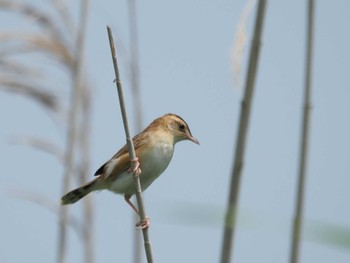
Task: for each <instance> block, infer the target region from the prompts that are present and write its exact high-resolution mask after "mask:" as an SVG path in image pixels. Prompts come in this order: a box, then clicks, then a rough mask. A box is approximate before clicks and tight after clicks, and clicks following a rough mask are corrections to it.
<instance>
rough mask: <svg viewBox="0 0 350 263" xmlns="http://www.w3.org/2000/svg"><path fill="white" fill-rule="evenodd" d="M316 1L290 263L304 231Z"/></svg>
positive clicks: (309, 28)
mask: <svg viewBox="0 0 350 263" xmlns="http://www.w3.org/2000/svg"><path fill="white" fill-rule="evenodd" d="M313 27H314V1H313V0H309V1H308V13H307V36H306V59H305V65H306V67H305V84H304V110H303V117H302V130H301V138H300V154H299V156H300V159H299V172H298V173H299V176H298V186H297V187H298V188H297V196H296V206H295V214H294V221H293V229H292V241H291V251H290V262H291V263H297V262H298V261H299V257H300V255H299V254H300V251H299V250H300V240H301V233H302V229H303V210H304V194H305V181H306V169H307V159H308V151H309V147H308V146H309V130H310V118H311V88H312V85H311V78H312V58H313V35H314V30H313Z"/></svg>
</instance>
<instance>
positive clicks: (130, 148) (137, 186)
mask: <svg viewBox="0 0 350 263" xmlns="http://www.w3.org/2000/svg"><path fill="white" fill-rule="evenodd" d="M107 32H108V38H109V44H110V48H111V54H112V61H113V66H114V72H115V82H116V85H117V90H118V98H119V105H120V111H121V114H122V118H123V124H124V131H125V136H126V143H127V147H128V152H129V158H130V160H135V159H136V154H135V149H134V143H133V140H132V139H131V136H130V131H129V125H128V119H127V114H126V109H125V102H124V95H123V89H122V84H121V79H120V75H119V68H118V62H117V55H116V50H115V47H114V41H113V36H112V31H111V28H110V27H108V26H107ZM135 165H136V164H135V162H132V166H131V169H132V170H133V169H134V168H135ZM133 177H134V184H135V190H136V194H135V195H136V200H137V207H138V210H139V214H140V220H141V222H143V221H145V220H146V213H145V208H144V204H143V198H142V190H141V184H140V178H139V176H138V175H136V174H134V175H133ZM148 229H149V228H143V229H142V233H143V239H144V246H145V252H146V258H147V262H148V263H153V254H152V245H151V242H150V239H149V234H148Z"/></svg>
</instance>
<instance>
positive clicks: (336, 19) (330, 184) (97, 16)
mask: <svg viewBox="0 0 350 263" xmlns="http://www.w3.org/2000/svg"><path fill="white" fill-rule="evenodd" d="M36 2H38V3H41V1H36ZM90 2H91V5H90V13H89V22H88V32H87V34H88V35H87V43H86V52H85V53H86V59H85V63H86V71H87V73H88V74H87V76H88V77H87V79H88V81H89V82H90V83H91V85H92V86H93V87H94V91H93V104H94V105H93V120H92V124H91V125H92V134H91V142H92V145H91V154H92V158H91V165H90V168H89V169H90V170H91V178H92V175H93V174H94V172H95V170H96V169H97V168H98V167H99V166H100V165H101V164H102V163H104V162H105V161H106V160H107V159H108V158H110V157H111V156H112V155H113V154H114V153H115V152H116V151H117V150H118V149H119V147H121V146H122V145H123V144H124V142H125V139H124V131H123V127H122V122H121V117H120V113H119V106H118V105H117V95H116V90H115V87H114V85H113V83H112V80H113V68H112V62H111V58H110V51H109V46H108V38H107V34H106V25H110V26H111V27H112V28H113V31H114V34H115V39H116V41H117V48H118V47H120V41H122V42H123V46H124V47H125V48H124V49H123V48H119V49H118V55H119V56H120V61H121V63H120V67H121V73H122V78H123V80H124V81H123V84H124V89H125V97H126V102H127V107H128V108H129V110H130V108H131V107H132V98H131V93H130V92H129V90H128V88H129V87H130V85H129V84H130V83H129V82H128V80H127V76H126V69H125V68H126V67H127V64H126V63H125V61H127V59H128V58H129V57H130V55H129V54H128V52H129V50H128V44H129V43H128V37H129V35H128V24H127V23H128V19H127V8H126V5H125V1H105V2H97V1H90ZM138 2H139V3H138V6H137V9H138V11H137V14H138V23H139V40H140V71H141V89H142V102H143V106H144V126H145V125H147V124H148V123H150V122H151V121H152V120H153V119H154V118H156V117H158V116H160V115H163V114H165V113H168V112H173V113H176V114H179V115H180V116H182V117H183V118H184V119H185V120H186V121H187V122H188V124H189V126H190V128H191V131H192V133H193V135H194V136H195V137H196V138H198V139H199V141H200V142H201V145H200V146H197V145H195V144H192V143H190V142H182V143H179V144H178V145H176V150H175V154H174V157H173V160H172V163H171V164H170V166H169V168H168V169H167V170H166V171H165V173H164V174H163V175H162V176H161V177H160V178H159V179H158V180H157V181H156V182H155V183H154V184H153V185H152V186H151V187H150V188H149V189H148V190H147V191H146V192H145V201H146V209H147V214H148V215H149V216H150V218H151V220H152V227H151V230H150V236H151V241H152V244H153V249H154V256H155V259H156V262H168V263H172V262H217V261H218V259H219V253H220V245H221V239H222V218H223V213H224V209H225V207H226V200H227V191H228V184H229V181H230V178H229V176H230V170H231V166H232V159H233V149H234V141H235V135H236V131H237V124H238V117H239V110H240V101H241V98H242V93H243V89H242V86H241V85H236V84H235V82H234V81H233V74H232V67H231V61H230V56H231V52H232V48H233V42H234V37H235V32H236V29H237V25H238V21H239V18H240V16H241V13H242V11H243V8H244V5H245V3H246V1H226V0H219V1H208V0H202V1H182V0H180V1H175V2H174V1H172V2H165V1H147V3H146V2H145V1H142V2H141V1H138ZM315 2H316V10H315V19H316V21H315V50H314V70H313V98H312V101H313V110H312V124H311V142H310V157H309V166H308V174H307V176H308V178H307V187H306V188H307V193H306V204H305V217H306V220H307V224H306V225H307V227H306V230H305V234H304V236H303V237H304V238H305V240H304V242H303V243H302V249H301V261H300V262H335V263H338V262H339V263H340V262H349V260H350V253H349V252H350V250H349V247H347V249H345V248H342V247H341V246H336V245H335V244H334V243H332V244H328V243H327V242H322V240H320V239H318V241H315V240H314V238H313V237H314V236H315V235H316V234H317V233H318V234H319V233H320V232H319V231H320V229H322V226H324V224H326V225H327V226H329V225H331V226H333V225H335V226H338V227H343V228H344V229H346V230H347V231H349V228H350V225H349V222H350V210H349V205H348V204H349V202H348V200H349V199H350V192H349V191H348V186H349V183H350V177H349V174H350V162H349V160H350V139H349V134H350V122H349V121H348V120H349V116H350V103H349V98H350V91H349V83H350V74H349V73H348V71H349V68H350V65H349V63H350V53H349V51H348V47H349V46H350V38H349V35H348V33H347V32H348V27H349V24H350V16H349V15H348V14H349V12H350V3H349V1H345V0H343V1H340V0H337V1H315ZM74 5H76V6H72V10H73V14H74V15H75V16H76V15H77V14H78V12H77V6H78V4H77V3H74ZM254 14H255V12H252V13H251V15H250V17H249V20H248V21H249V23H248V25H247V41H248V44H249V43H250V39H251V26H252V21H253V20H254ZM305 17H306V3H305V1H301V0H298V1H269V2H268V3H267V9H266V21H265V26H264V31H263V41H262V47H261V56H260V63H259V70H258V76H257V80H256V93H255V96H254V99H253V108H252V115H251V122H250V130H249V135H248V141H247V151H246V159H245V166H244V170H243V180H242V189H241V194H240V211H241V213H240V217H239V218H240V220H239V226H238V230H237V233H236V237H235V248H234V262H256V261H261V262H286V261H287V260H288V256H289V246H290V245H289V243H290V226H291V219H292V215H293V211H294V199H295V192H296V188H295V187H296V181H297V165H298V154H299V135H300V129H301V128H300V123H301V110H302V94H303V93H302V92H303V91H302V89H303V81H304V57H305V34H306V32H305V24H306V20H305ZM0 21H1V24H2V25H3V27H2V28H3V29H6V28H14V27H16V20H14V18H11V19H10V18H8V17H7V16H5V15H4V16H3V13H2V15H1V16H0ZM26 23H28V24H20V26H28V27H30V26H31V23H34V22H33V21H27V22H26ZM118 43H119V44H118ZM247 50H248V49H246V52H247ZM246 52H245V54H244V56H243V64H242V68H243V72H242V75H241V76H240V79H241V81H242V82H244V70H245V69H246V64H247V63H246V61H247V59H246ZM40 61H41V60H38V61H37V62H35V61H33V63H40ZM41 66H42V65H41ZM62 74H63V73H62ZM68 85H69V82H67V80H65V79H63V80H62V82H60V75H58V76H57V83H55V84H54V85H52V86H53V87H54V89H55V90H56V91H62V94H61V95H60V96H61V97H62V98H67V94H68ZM0 94H1V95H0V105H1V106H0V109H1V111H0V119H1V120H2V128H1V129H0V140H1V147H0V163H1V166H0V167H1V170H0V185H1V195H2V198H1V200H2V201H1V202H0V209H1V211H2V215H1V224H0V232H1V233H2V235H1V237H0V261H1V262H11V263H20V262H24V261H27V262H28V261H29V262H34V261H36V262H37V261H39V262H52V261H53V260H54V257H55V253H56V239H57V218H56V216H55V215H54V214H53V213H51V212H50V211H47V210H46V209H44V208H43V207H41V206H38V205H36V204H33V203H31V202H27V201H23V200H19V199H17V198H13V197H12V196H10V195H9V194H8V191H14V190H21V189H24V190H28V191H31V192H36V193H39V194H41V195H44V196H47V198H48V199H50V200H52V201H53V202H57V203H58V201H59V198H60V196H61V194H62V193H61V177H62V167H61V165H60V164H59V163H58V162H57V160H56V159H54V158H53V157H52V156H49V155H47V154H45V153H42V152H38V151H34V150H32V149H30V148H28V147H25V146H19V145H12V144H9V143H8V138H9V137H11V136H13V135H34V136H38V137H42V138H45V139H48V140H52V141H55V142H57V143H58V144H59V145H64V132H63V131H62V130H58V129H57V123H55V122H53V121H52V119H51V118H50V116H48V115H47V114H46V113H43V111H42V108H41V107H39V106H38V105H36V104H34V103H33V102H31V101H29V100H27V99H25V98H23V97H19V96H14V95H13V94H10V93H4V92H2V93H0ZM130 112H131V110H130ZM130 116H132V114H130ZM130 123H131V124H133V122H132V121H131V122H130ZM131 130H132V131H133V133H135V132H136V131H135V129H134V127H133V125H132V127H131ZM93 196H94V197H93V202H94V206H95V209H96V217H95V233H94V234H95V248H96V262H130V261H131V258H132V237H133V231H134V229H133V228H132V225H133V224H134V222H132V216H131V213H132V211H131V209H129V207H128V206H127V205H126V204H125V202H124V200H123V198H122V197H121V196H116V195H114V194H111V193H108V192H100V193H98V194H94V195H93ZM81 208H82V206H81V204H79V203H78V204H76V205H73V206H72V207H71V211H72V213H73V214H76V215H78V214H79V212H80V211H81ZM313 226H314V227H315V226H316V233H315V230H313V229H314V228H313ZM317 226H320V227H318V228H317ZM70 237H71V239H70V243H69V262H76V261H78V262H79V261H81V253H82V251H83V250H82V246H81V245H80V243H79V240H78V238H77V236H76V235H75V233H74V232H70ZM326 241H327V240H326Z"/></svg>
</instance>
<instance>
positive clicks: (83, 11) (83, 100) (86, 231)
mask: <svg viewBox="0 0 350 263" xmlns="http://www.w3.org/2000/svg"><path fill="white" fill-rule="evenodd" d="M88 9H89V0H81V2H80V18H79V24H78V34H77V39H76V44H75V47H76V64H75V67H74V72H75V74H74V75H75V77H74V78H75V79H74V83H75V85H76V86H78V87H79V98H80V100H79V102H80V104H79V105H80V107H81V111H80V113H81V122H80V125H79V131H80V132H79V134H80V136H79V138H80V142H81V144H80V154H79V157H80V158H81V162H80V166H81V169H80V178H79V179H80V182H81V183H85V182H86V181H87V177H88V173H89V163H90V152H89V138H90V123H91V122H90V114H91V112H90V106H91V104H90V96H89V92H90V90H89V88H88V86H87V84H86V82H85V81H83V80H82V79H83V78H82V75H83V70H84V63H83V57H84V49H85V45H84V43H85V34H86V28H87V19H88ZM82 221H83V225H84V227H83V236H84V238H83V245H84V262H86V263H93V262H94V245H93V233H94V228H93V207H92V199H91V198H90V197H87V198H85V199H84V201H83V220H82Z"/></svg>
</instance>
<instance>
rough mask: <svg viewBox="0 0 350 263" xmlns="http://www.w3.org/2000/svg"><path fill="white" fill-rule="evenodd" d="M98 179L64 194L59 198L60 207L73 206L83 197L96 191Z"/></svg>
mask: <svg viewBox="0 0 350 263" xmlns="http://www.w3.org/2000/svg"><path fill="white" fill-rule="evenodd" d="M98 179H99V178H96V179H95V180H93V181H91V182H89V183H87V184H85V185H83V186H81V187H79V188H77V189H75V190H72V191H70V192H69V193H67V194H65V195H64V196H62V198H61V205H68V204H74V203H75V202H77V201H79V200H80V199H82V198H83V197H84V196H86V195H87V194H89V193H91V192H92V191H94V190H98V189H99V188H98V183H99V182H98Z"/></svg>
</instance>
